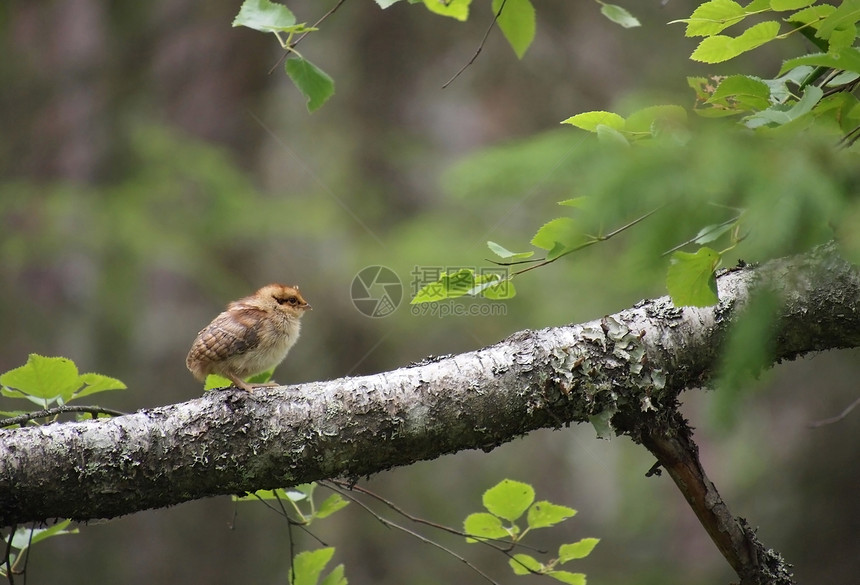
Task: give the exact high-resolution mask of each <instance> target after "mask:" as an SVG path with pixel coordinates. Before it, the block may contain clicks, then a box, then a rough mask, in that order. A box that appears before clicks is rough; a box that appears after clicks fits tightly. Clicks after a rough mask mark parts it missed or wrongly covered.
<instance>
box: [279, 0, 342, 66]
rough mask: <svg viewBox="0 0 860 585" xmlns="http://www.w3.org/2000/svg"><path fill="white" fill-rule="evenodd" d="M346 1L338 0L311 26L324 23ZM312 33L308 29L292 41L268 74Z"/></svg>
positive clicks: (315, 26)
mask: <svg viewBox="0 0 860 585" xmlns="http://www.w3.org/2000/svg"><path fill="white" fill-rule="evenodd" d="M344 2H346V0H338V3H337V4H335V5H334V8H332V9H331V10H329V11H328V12H326V13H325V14H323V15H322V16H321V17H320V19H319V20H317V21H316V22H315V23H313V25H312V26H311V28H317V27H318V26H319V25H320V24H322V22H323V21H324V20H325V19H326V18H328V17H329V16H331V15H332V14H334V13H335V11H336V10H337V9H338V8H340V6H341V4H343V3H344ZM310 33H311V31H308V32H306V33H302V35H301V36H299V38H297V39H296V40H295V41H293V42H292V43H290V46H289V47H288V48H287V50H285V51H284V54H283V55H281V58H280V59H278V62H277V63H275V64H274V65H272V68H271V69H269V73H268V74H269V75H271V74H272V73H274V71H275V69H277V68H278V67H280V65H281V63H283V62H284V59H286V58H287V55H289V54H290V53H291V52H292V50H293V49H295V48H296V47H298V46H299V43H300V42H302V39H303V38H305V37H306V36H308V34H310Z"/></svg>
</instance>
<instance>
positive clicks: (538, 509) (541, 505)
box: [527, 501, 576, 528]
mask: <svg viewBox="0 0 860 585" xmlns="http://www.w3.org/2000/svg"><path fill="white" fill-rule="evenodd" d="M575 515H576V510H574V509H573V508H568V507H567V506H559V505H558V504H553V503H551V502H547V501H541V502H535V503H534V504H532V505H531V507H530V508H529V513H528V516H527V517H528V523H529V528H545V527H547V526H554V525H556V524H558V523H559V522H563V521H565V520H567V519H568V518H573V517H574V516H575Z"/></svg>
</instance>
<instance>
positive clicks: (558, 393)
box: [0, 247, 860, 554]
mask: <svg viewBox="0 0 860 585" xmlns="http://www.w3.org/2000/svg"><path fill="white" fill-rule="evenodd" d="M757 284H762V285H767V286H770V287H772V288H774V289H776V290H777V291H778V292H779V293H780V294H781V295H782V297H783V298H785V299H786V304H785V306H784V308H783V310H782V313H781V315H780V320H779V323H778V324H777V333H778V335H777V340H776V354H775V356H776V361H779V360H783V359H791V358H793V357H796V356H798V355H801V354H803V353H806V352H810V351H819V350H824V349H832V348H841V347H857V346H860V273H859V272H858V270H857V268H856V267H854V266H852V265H850V264H849V263H847V262H845V261H844V260H841V259H839V258H838V257H837V256H836V255H835V253H834V252H833V249H832V247H824V248H819V249H817V250H815V251H813V252H811V253H809V254H807V255H804V256H797V257H793V258H788V259H782V260H776V261H773V262H769V263H767V264H765V265H762V266H759V267H755V266H747V267H744V268H739V269H734V270H731V271H728V272H726V273H725V274H723V275H721V277H720V278H719V279H718V287H719V292H720V298H721V299H722V301H721V303H720V304H719V305H717V306H714V307H708V308H702V309H699V308H693V307H686V308H677V307H675V306H673V305H672V303H671V302H670V301H669V299H668V298H666V297H663V298H658V299H654V300H649V301H641V302H639V303H637V304H636V305H635V306H634V307H632V308H630V309H627V310H625V311H621V312H619V313H616V314H614V315H610V316H606V317H604V318H603V319H600V320H596V321H591V322H589V323H584V324H581V325H571V326H566V327H557V328H550V329H544V330H540V331H522V332H519V333H516V334H514V335H512V336H511V337H509V338H507V339H505V340H503V341H501V342H499V343H497V344H496V345H493V346H490V347H487V348H484V349H481V350H478V351H473V352H469V353H464V354H461V355H456V356H451V357H446V358H439V359H429V360H425V362H423V363H421V364H416V365H413V366H410V367H405V368H401V369H399V370H395V371H392V372H384V373H381V374H377V375H373V376H365V377H359V378H342V379H339V380H332V381H328V382H314V383H309V384H303V385H300V386H284V387H276V388H272V389H263V390H258V391H255V392H254V393H252V394H249V393H247V392H244V391H238V390H223V391H213V392H210V393H207V394H206V395H205V396H203V397H201V398H198V399H195V400H191V401H189V402H185V403H181V404H174V405H169V406H164V407H160V408H154V409H148V410H141V411H138V412H136V413H134V414H130V415H127V416H121V417H116V418H112V419H98V420H87V421H80V422H69V423H62V424H50V425H45V426H38V427H32V426H31V427H25V428H17V429H3V430H0V525H2V526H10V525H14V524H16V523H19V524H20V523H25V522H29V521H42V520H46V519H49V518H73V519H76V520H91V519H95V518H110V517H115V516H119V515H122V514H129V513H133V512H136V511H140V510H146V509H150V508H158V507H164V506H169V505H173V504H177V503H180V502H185V501H189V500H193V499H198V498H203V497H207V496H214V495H221V494H240V493H245V492H250V491H255V490H258V489H272V488H276V487H283V486H290V485H295V484H298V483H303V482H308V481H313V480H320V479H326V478H335V477H347V478H357V477H360V476H364V475H368V474H371V473H376V472H379V471H382V470H386V469H390V468H391V467H395V466H399V465H408V464H410V463H413V462H415V461H419V460H425V459H434V458H436V457H439V456H440V455H443V454H446V453H453V452H456V451H460V450H463V449H484V450H486V451H489V450H491V449H493V448H494V447H496V446H498V445H499V444H501V443H504V442H506V441H509V440H511V439H513V438H516V437H519V436H521V435H523V434H526V433H528V432H529V431H532V430H535V429H538V428H542V427H558V426H561V425H568V424H570V423H572V422H577V423H579V422H592V421H594V422H598V421H609V423H610V424H611V428H612V430H613V431H614V432H616V433H617V434H626V435H629V436H630V437H631V438H632V439H633V440H634V441H637V442H640V443H644V444H645V445H646V446H648V447H649V448H651V449H652V450H653V451H654V452H655V453H656V454H657V456H658V457H659V458H660V459H661V463H662V464H663V465H664V466H665V467H666V468H667V470H669V473H670V475H672V476H673V478H675V477H676V475H679V474H680V471H679V469H676V463H675V459H677V460H678V461H680V462H682V463H683V462H684V461H686V462H687V463H689V462H690V459H689V457H690V452H689V450H688V449H687V450H685V448H684V444H683V441H682V443H681V444H680V445H679V444H677V443H676V442H675V440H674V439H672V438H671V433H670V431H669V430H670V429H677V428H678V426H677V424H675V425H674V426H673V424H672V421H673V417H674V416H675V413H676V410H675V407H676V405H677V398H678V394H679V393H680V392H681V391H683V390H685V389H688V388H694V387H699V386H701V385H703V384H706V383H707V381H708V380H709V378H710V377H711V376H712V375H713V368H714V365H715V364H716V363H717V360H718V357H719V346H720V342H721V340H722V339H723V338H724V335H725V332H726V330H727V327H728V326H729V325H730V323H731V322H732V320H733V319H734V318H735V316H736V315H737V314H738V312H739V310H740V309H742V308H743V306H744V305H745V304H746V302H747V300H748V298H749V293H750V289H751V288H752V287H754V286H756V285H757ZM655 421H658V422H659V423H660V424H659V425H658V426H656V427H655V426H654V425H655ZM681 428H683V427H681ZM655 429H658V430H659V431H660V432H656V431H655ZM661 433H662V434H661ZM667 433H669V434H667ZM682 435H683V433H682ZM667 437H668V438H667ZM678 440H680V439H678ZM666 441H669V442H668V443H666ZM673 453H674V455H673ZM682 455H683V457H682ZM673 457H674V458H675V459H673ZM693 463H694V464H695V465H697V463H696V462H695V461H694V462H693ZM695 465H694V468H695ZM699 467H700V466H699ZM694 471H695V469H694ZM700 475H701V479H700V480H699V481H700V482H707V478H706V477H705V476H704V472H702V473H701V474H700ZM676 481H679V480H678V479H676ZM45 486H55V487H52V488H51V489H46V487H45ZM705 495H707V494H705ZM741 529H742V530H744V531H746V530H748V529H746V528H745V527H744V526H743V525H741ZM737 554H743V552H742V551H738V553H737Z"/></svg>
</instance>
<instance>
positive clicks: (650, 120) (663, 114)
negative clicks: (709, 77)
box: [624, 105, 687, 136]
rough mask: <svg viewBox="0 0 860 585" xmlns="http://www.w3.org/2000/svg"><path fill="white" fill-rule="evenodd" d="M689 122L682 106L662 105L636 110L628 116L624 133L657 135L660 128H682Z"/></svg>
mask: <svg viewBox="0 0 860 585" xmlns="http://www.w3.org/2000/svg"><path fill="white" fill-rule="evenodd" d="M686 121H687V110H685V109H684V108H682V107H681V106H675V105H660V106H649V107H647V108H642V109H641V110H636V111H635V112H633V113H632V114H630V115H629V116H627V123H626V124H625V125H624V131H625V132H626V133H628V134H649V135H655V136H656V135H657V134H658V133H659V130H660V128H663V127H666V126H669V127H672V126H680V125H683V124H684V123H685V122H686Z"/></svg>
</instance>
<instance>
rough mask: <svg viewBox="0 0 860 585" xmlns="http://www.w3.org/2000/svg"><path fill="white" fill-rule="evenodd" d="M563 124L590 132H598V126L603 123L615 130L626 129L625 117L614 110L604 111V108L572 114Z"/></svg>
mask: <svg viewBox="0 0 860 585" xmlns="http://www.w3.org/2000/svg"><path fill="white" fill-rule="evenodd" d="M562 124H570V125H571V126H576V127H577V128H581V129H583V130H587V131H588V132H597V127H598V126H599V125H601V124H603V125H604V126H609V127H610V128H614V129H615V130H624V118H622V117H621V116H619V115H618V114H615V113H613V112H604V111H602V110H598V111H593V112H583V113H581V114H577V115H575V116H571V117H570V118H568V119H567V120H564V121H563V122H562Z"/></svg>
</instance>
